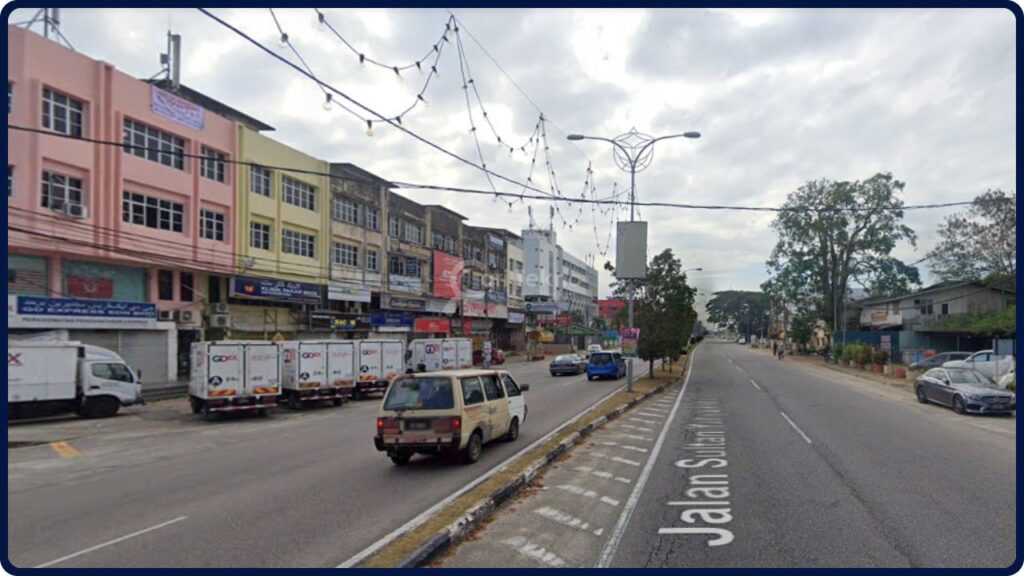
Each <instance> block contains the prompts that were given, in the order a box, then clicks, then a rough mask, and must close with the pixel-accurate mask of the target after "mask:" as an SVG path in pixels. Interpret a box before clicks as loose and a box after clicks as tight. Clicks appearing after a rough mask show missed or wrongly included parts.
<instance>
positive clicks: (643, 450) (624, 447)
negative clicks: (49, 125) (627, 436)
mask: <svg viewBox="0 0 1024 576" xmlns="http://www.w3.org/2000/svg"><path fill="white" fill-rule="evenodd" d="M619 448H622V449H623V450H632V451H633V452H643V453H644V454H646V453H647V448H641V447H639V446H626V445H625V444H623V445H622V446H619Z"/></svg>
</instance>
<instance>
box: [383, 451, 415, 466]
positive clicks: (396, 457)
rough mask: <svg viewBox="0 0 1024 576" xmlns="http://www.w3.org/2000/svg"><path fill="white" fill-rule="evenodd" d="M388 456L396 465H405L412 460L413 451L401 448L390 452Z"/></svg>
mask: <svg viewBox="0 0 1024 576" xmlns="http://www.w3.org/2000/svg"><path fill="white" fill-rule="evenodd" d="M388 457H389V458H391V461H392V462H394V463H395V466H405V465H406V464H408V463H409V460H412V452H408V451H406V450H400V451H396V452H392V453H390V454H388Z"/></svg>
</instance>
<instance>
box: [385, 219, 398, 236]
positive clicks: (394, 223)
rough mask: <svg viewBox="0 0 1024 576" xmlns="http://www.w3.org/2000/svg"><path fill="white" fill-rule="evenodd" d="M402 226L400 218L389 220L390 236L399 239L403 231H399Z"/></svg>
mask: <svg viewBox="0 0 1024 576" xmlns="http://www.w3.org/2000/svg"><path fill="white" fill-rule="evenodd" d="M400 225H401V221H400V220H399V219H398V216H392V217H390V218H388V236H391V237H392V238H398V237H399V235H400V234H401V230H399V227H400Z"/></svg>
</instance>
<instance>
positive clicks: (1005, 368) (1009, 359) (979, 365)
mask: <svg viewBox="0 0 1024 576" xmlns="http://www.w3.org/2000/svg"><path fill="white" fill-rule="evenodd" d="M1013 365H1014V362H1013V356H999V355H998V354H996V353H995V352H994V351H992V350H979V351H977V352H975V353H974V354H971V355H970V356H968V357H967V358H965V359H963V360H953V361H951V362H946V363H945V364H943V365H942V366H943V367H945V368H970V369H972V370H977V371H978V372H981V373H982V374H984V375H985V377H986V378H989V379H991V380H999V378H1000V377H1001V376H1002V375H1003V374H1006V373H1007V372H1009V371H1010V370H1011V369H1013Z"/></svg>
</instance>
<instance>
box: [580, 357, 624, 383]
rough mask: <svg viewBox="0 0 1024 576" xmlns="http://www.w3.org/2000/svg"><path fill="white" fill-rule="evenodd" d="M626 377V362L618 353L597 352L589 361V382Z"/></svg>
mask: <svg viewBox="0 0 1024 576" xmlns="http://www.w3.org/2000/svg"><path fill="white" fill-rule="evenodd" d="M625 375H626V362H625V360H623V359H622V354H619V353H617V352H597V353H595V354H591V355H590V360H588V361H587V380H593V379H595V378H601V377H608V376H610V377H612V378H614V379H616V380H618V379H619V378H622V377H623V376H625Z"/></svg>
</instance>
